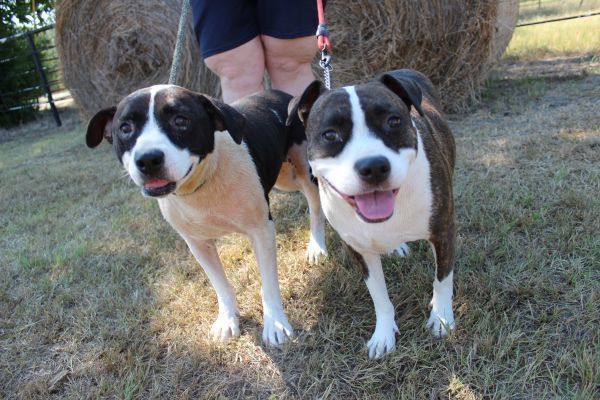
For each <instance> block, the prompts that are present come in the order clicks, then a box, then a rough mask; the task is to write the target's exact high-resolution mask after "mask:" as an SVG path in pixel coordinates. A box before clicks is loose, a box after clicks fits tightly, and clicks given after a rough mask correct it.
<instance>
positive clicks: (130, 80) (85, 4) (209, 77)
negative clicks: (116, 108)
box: [56, 0, 219, 117]
mask: <svg viewBox="0 0 600 400" xmlns="http://www.w3.org/2000/svg"><path fill="white" fill-rule="evenodd" d="M180 13H181V0H161V1H158V0H152V1H142V0H127V1H126V0H99V1H80V0H62V1H60V2H59V3H58V4H57V7H56V45H57V48H58V54H59V58H60V60H61V64H62V70H63V78H64V82H65V85H66V86H67V88H68V89H69V90H70V92H71V94H72V95H73V98H74V99H75V102H76V103H77V104H78V106H79V107H80V109H81V110H82V112H83V114H84V115H85V117H90V116H92V115H94V114H95V113H96V112H97V111H98V110H99V109H101V108H103V107H107V106H111V105H114V104H116V103H117V102H118V101H119V100H120V99H121V98H123V97H124V96H125V95H127V94H129V93H131V92H133V91H134V90H136V89H139V88H142V87H146V86H150V85H154V84H160V83H167V82H168V80H169V71H170V69H171V62H172V57H173V50H174V48H175V41H176V36H177V27H178V22H179V15H180ZM181 62H182V67H181V72H180V77H179V82H178V84H180V85H182V86H185V87H188V88H190V89H193V90H198V91H203V92H205V93H208V94H211V95H213V96H218V95H219V93H218V92H217V90H218V87H219V85H218V78H217V77H216V76H215V75H214V74H212V73H210V71H208V69H206V68H203V64H204V63H202V62H201V60H200V55H199V51H198V45H197V41H196V37H195V35H194V33H193V29H192V24H191V21H190V23H189V27H188V30H187V35H186V43H185V47H184V53H183V55H182V60H181Z"/></svg>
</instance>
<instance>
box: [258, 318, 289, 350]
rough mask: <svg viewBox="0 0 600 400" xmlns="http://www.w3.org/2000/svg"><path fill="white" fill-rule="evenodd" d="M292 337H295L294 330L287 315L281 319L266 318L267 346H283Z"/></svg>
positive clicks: (265, 339)
mask: <svg viewBox="0 0 600 400" xmlns="http://www.w3.org/2000/svg"><path fill="white" fill-rule="evenodd" d="M292 337H294V330H293V329H292V326H291V325H290V323H289V322H288V320H287V318H286V317H285V315H282V316H280V317H279V318H270V317H267V316H265V326H264V328H263V342H264V343H265V344H266V345H267V346H281V345H282V344H284V343H285V342H287V341H288V340H289V339H291V338H292Z"/></svg>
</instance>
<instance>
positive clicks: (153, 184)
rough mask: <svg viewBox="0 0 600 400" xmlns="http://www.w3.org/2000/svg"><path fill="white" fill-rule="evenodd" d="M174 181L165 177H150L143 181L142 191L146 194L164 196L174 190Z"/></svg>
mask: <svg viewBox="0 0 600 400" xmlns="http://www.w3.org/2000/svg"><path fill="white" fill-rule="evenodd" d="M175 186H176V183H175V182H169V181H167V180H165V179H152V180H149V181H147V182H145V183H144V187H143V188H142V191H143V192H144V194H145V195H146V196H152V197H161V196H166V195H168V194H169V193H171V192H173V191H174V190H175Z"/></svg>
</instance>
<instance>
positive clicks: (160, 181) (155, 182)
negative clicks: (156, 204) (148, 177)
mask: <svg viewBox="0 0 600 400" xmlns="http://www.w3.org/2000/svg"><path fill="white" fill-rule="evenodd" d="M168 184H169V181H167V180H164V179H155V180H153V181H148V182H146V183H144V187H145V188H148V189H156V188H159V187H163V186H165V185H168Z"/></svg>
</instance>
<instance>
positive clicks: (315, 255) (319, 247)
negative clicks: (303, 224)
mask: <svg viewBox="0 0 600 400" xmlns="http://www.w3.org/2000/svg"><path fill="white" fill-rule="evenodd" d="M306 255H307V258H308V262H309V263H310V264H316V263H318V262H319V260H320V259H321V258H325V257H327V248H326V247H325V245H324V244H322V243H319V242H318V241H317V240H316V239H315V238H314V237H312V235H311V237H310V241H309V242H308V249H307V250H306Z"/></svg>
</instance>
